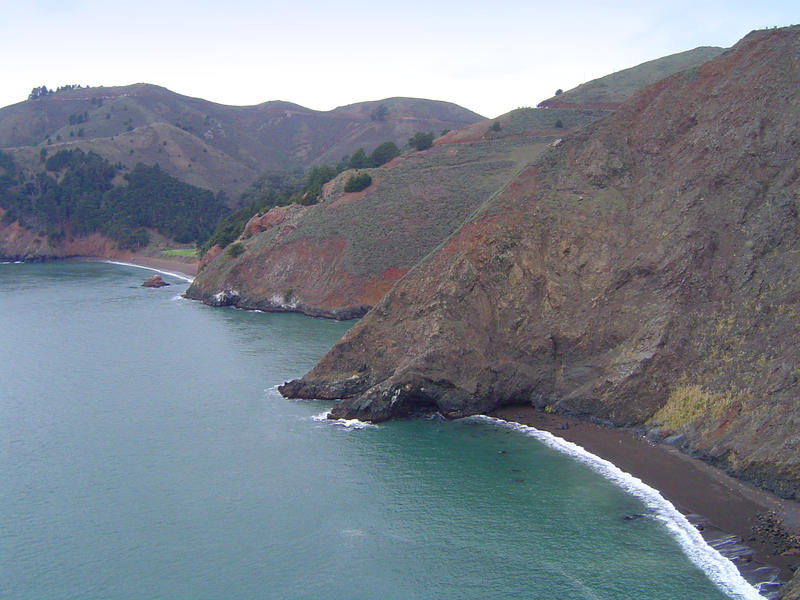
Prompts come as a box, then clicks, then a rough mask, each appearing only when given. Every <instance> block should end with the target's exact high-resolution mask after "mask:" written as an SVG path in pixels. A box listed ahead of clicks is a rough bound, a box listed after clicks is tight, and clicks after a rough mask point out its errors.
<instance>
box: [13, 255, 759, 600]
mask: <svg viewBox="0 0 800 600" xmlns="http://www.w3.org/2000/svg"><path fill="white" fill-rule="evenodd" d="M148 275H149V273H148V272H147V271H144V270H142V269H138V268H134V267H127V266H119V265H109V264H100V263H52V264H38V265H22V264H2V265H0V597H2V598H7V599H48V598H53V599H55V598H58V599H71V598H74V599H89V598H114V599H134V598H135V599H142V598H147V599H162V598H163V599H176V598H191V599H197V600H199V599H258V598H265V599H266V598H270V599H271V598H276V599H278V598H281V599H282V598H286V599H300V598H309V599H350V598H353V599H362V598H363V599H382V600H385V599H390V598H403V599H405V598H426V599H427V598H431V599H449V598H480V599H495V598H496V599H501V598H502V599H509V598H540V599H556V598H557V599H564V598H569V599H584V598H585V599H588V600H597V599H602V600H611V599H649V600H655V599H664V600H680V599H684V598H685V599H691V600H703V599H720V598H748V597H754V595H755V594H754V591H753V588H750V587H749V586H747V584H745V583H743V581H742V580H740V579H737V575H736V574H735V570H734V571H733V573H731V572H730V571H728V570H726V567H725V566H724V565H723V566H720V564H718V563H717V562H715V557H714V555H713V553H711V554H709V552H708V550H707V547H705V546H703V544H702V542H698V540H697V539H695V538H693V537H692V531H687V530H686V529H685V528H682V525H681V524H680V523H679V522H678V521H676V520H675V518H674V515H672V514H671V513H670V512H669V506H668V505H667V506H666V507H665V503H663V501H661V500H660V499H659V498H658V497H657V496H648V492H647V491H646V490H644V491H643V489H642V488H641V486H639V485H638V484H637V483H636V482H635V481H633V480H631V479H630V478H627V477H626V476H625V475H624V474H620V473H616V472H614V470H613V467H612V466H610V465H603V464H601V463H597V462H593V460H592V458H591V457H587V456H586V455H585V453H581V451H580V449H576V448H568V447H559V446H558V441H554V440H549V439H547V438H546V437H542V436H541V435H540V434H537V433H536V432H532V431H530V430H526V429H525V428H520V427H514V426H512V425H507V424H503V423H497V422H493V421H490V420H486V419H467V420H463V421H458V422H449V423H448V422H442V421H440V420H436V419H430V420H417V421H401V422H392V423H385V424H381V425H379V426H377V427H376V426H365V425H364V424H360V423H331V422H328V421H326V420H324V419H323V418H321V417H322V415H324V413H325V411H326V410H327V409H328V408H329V407H330V404H326V403H320V402H294V401H287V400H284V399H282V398H281V397H280V396H279V395H278V394H277V392H276V391H275V387H276V386H277V385H278V384H280V383H281V382H283V381H284V380H287V379H290V378H293V377H297V376H299V375H301V374H303V373H304V372H305V371H306V370H307V369H308V368H310V367H311V366H312V365H313V364H314V362H315V361H316V360H317V359H318V358H319V357H321V356H322V355H323V354H324V353H325V352H326V351H327V349H328V348H330V346H332V345H333V343H334V342H335V341H336V340H337V339H338V338H339V337H340V336H341V335H342V334H343V333H344V332H345V331H346V330H347V328H348V327H349V324H347V323H336V322H331V321H325V320H319V319H310V318H306V317H302V316H299V315H288V314H262V313H254V312H245V311H238V310H233V309H213V308H209V307H206V306H203V305H201V304H199V303H196V302H191V301H188V300H184V299H182V298H181V297H180V294H181V293H182V292H183V291H184V289H185V287H186V283H185V282H183V281H181V280H180V279H179V278H176V277H172V276H165V279H166V280H167V281H169V282H170V283H172V284H173V285H172V286H170V287H166V288H162V289H146V288H142V287H140V283H141V282H142V281H143V280H144V279H145V278H146V277H147V276H148ZM604 469H605V470H604ZM632 513H633V514H641V515H644V518H638V519H634V520H625V519H624V518H623V516H624V515H628V514H632ZM697 537H698V538H699V536H697Z"/></svg>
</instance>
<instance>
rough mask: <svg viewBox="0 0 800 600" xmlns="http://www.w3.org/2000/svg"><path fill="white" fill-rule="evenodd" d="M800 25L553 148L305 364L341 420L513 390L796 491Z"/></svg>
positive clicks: (447, 408)
mask: <svg viewBox="0 0 800 600" xmlns="http://www.w3.org/2000/svg"><path fill="white" fill-rule="evenodd" d="M798 111H800V27H790V28H784V29H777V30H767V31H758V32H753V33H751V34H750V35H748V36H747V37H746V38H744V39H743V40H742V41H741V42H739V43H738V44H737V45H736V46H735V47H734V48H733V49H732V50H730V51H728V52H726V53H725V54H723V55H721V56H720V57H718V58H717V59H715V60H712V61H711V62H709V63H706V64H704V65H703V66H701V67H698V68H696V69H693V70H691V71H688V72H685V73H681V74H677V75H674V76H671V77H669V78H667V79H665V80H662V81H660V82H659V83H656V84H655V85H653V86H651V87H649V88H647V89H645V90H643V91H641V92H639V93H638V94H636V95H634V96H633V97H632V98H631V99H630V100H628V101H627V102H625V103H624V104H623V105H622V106H621V107H620V109H619V110H618V111H617V112H616V113H614V115H613V116H612V117H611V118H609V119H607V120H605V121H603V122H600V123H597V124H594V125H591V126H589V128H587V129H586V130H584V131H583V132H581V133H579V134H577V135H575V136H573V137H571V138H567V139H565V140H564V141H563V142H562V143H561V144H559V145H558V146H557V147H554V148H552V149H550V150H549V151H548V152H547V153H546V154H545V155H544V156H543V158H542V159H540V160H539V161H538V162H537V164H535V165H534V166H531V167H529V168H527V169H526V170H524V171H523V172H522V173H521V174H520V175H519V176H518V177H517V178H516V179H515V180H513V181H512V182H511V183H510V184H509V185H507V186H506V187H505V188H504V190H503V191H502V192H501V193H499V194H498V195H497V196H495V197H494V198H493V200H492V201H491V202H489V203H487V204H486V205H484V207H483V208H482V209H481V210H480V211H478V212H477V213H476V214H475V215H474V216H473V217H472V218H471V219H470V220H469V221H468V222H467V223H466V224H465V225H463V226H462V227H461V228H460V229H459V230H458V231H457V232H456V233H455V234H454V235H452V236H451V237H450V238H449V239H448V240H447V242H446V243H445V244H444V245H443V246H442V247H441V248H440V249H439V250H438V251H437V252H435V253H434V254H432V255H429V256H428V257H427V258H426V259H425V260H423V261H422V263H420V264H418V265H417V266H416V267H415V268H414V269H412V270H411V271H410V272H409V273H408V274H407V275H406V276H405V277H404V278H403V279H402V280H401V281H399V282H398V283H397V284H396V285H395V286H394V288H393V289H392V290H391V291H390V292H389V293H388V294H387V295H386V296H385V297H384V298H383V299H382V300H381V301H380V302H379V303H378V304H377V305H376V306H375V307H374V308H373V310H371V311H370V312H369V314H368V315H367V316H366V317H364V318H363V319H362V320H361V322H360V323H358V324H357V325H356V326H355V327H353V328H352V329H351V330H350V331H349V332H348V334H347V335H346V336H345V337H344V338H343V339H342V340H341V341H340V342H339V343H338V344H337V345H336V346H335V347H334V348H333V349H332V350H331V351H330V352H329V353H328V354H327V355H326V356H325V357H324V358H323V359H322V360H321V361H320V362H319V364H317V366H316V367H314V369H313V370H312V371H311V372H310V373H308V374H307V375H306V376H305V377H303V378H302V379H301V380H297V381H294V382H290V383H288V384H286V385H285V386H283V388H281V392H282V393H284V394H285V395H287V396H290V397H298V398H329V399H341V400H340V402H339V403H338V404H337V405H336V407H335V408H334V411H333V413H334V416H337V417H358V418H361V419H368V420H374V421H378V420H383V419H388V418H391V417H396V416H404V415H408V414H412V413H414V412H415V411H417V410H420V409H429V410H437V411H439V412H441V413H442V414H444V415H445V416H448V417H460V416H465V415H470V414H475V413H480V412H487V411H491V410H493V409H495V408H497V407H499V406H501V405H507V404H533V405H535V406H537V407H540V408H545V407H548V408H549V409H552V410H556V411H560V412H563V413H569V414H573V415H576V416H583V417H586V418H595V419H603V420H607V421H610V422H612V423H614V424H617V425H634V424H643V423H648V424H649V425H651V426H654V427H655V426H660V427H661V428H662V430H663V431H664V432H665V434H669V435H678V436H680V435H683V436H685V437H684V438H680V437H678V438H676V439H682V440H683V441H682V447H683V449H684V450H686V451H689V452H692V453H694V454H696V455H698V456H701V457H703V458H705V459H707V460H709V461H710V462H712V463H713V464H716V465H718V466H720V467H722V468H724V469H726V470H728V471H729V472H731V473H733V474H735V475H738V476H740V477H743V478H746V479H749V480H752V481H754V482H756V483H758V484H759V485H761V486H763V487H764V488H766V489H769V490H772V491H775V492H777V493H779V494H781V495H783V496H785V497H795V498H800V400H799V398H800V346H798V344H797V340H800V219H798V212H799V211H800V163H799V162H798V157H800V120H799V119H798V118H797V115H798Z"/></svg>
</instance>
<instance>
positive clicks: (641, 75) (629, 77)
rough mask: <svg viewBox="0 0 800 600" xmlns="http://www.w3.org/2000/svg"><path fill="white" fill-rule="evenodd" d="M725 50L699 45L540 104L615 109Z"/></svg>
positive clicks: (623, 71)
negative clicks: (666, 78)
mask: <svg viewBox="0 0 800 600" xmlns="http://www.w3.org/2000/svg"><path fill="white" fill-rule="evenodd" d="M724 51H725V49H724V48H718V47H716V46H701V47H699V48H695V49H694V50H687V51H686V52H678V53H677V54H671V55H669V56H664V57H662V58H657V59H656V60H650V61H647V62H645V63H642V64H640V65H637V66H635V67H631V68H630V69H623V70H622V71H617V72H616V73H612V74H611V75H606V76H604V77H600V78H598V79H593V80H592V81H588V82H586V83H582V84H581V85H579V86H578V87H576V88H573V89H571V90H568V91H566V92H564V93H563V94H559V95H557V96H553V97H552V98H549V99H548V100H545V101H544V102H540V103H539V106H540V107H542V108H572V107H574V108H578V107H586V108H605V109H613V108H616V106H618V105H619V104H620V103H622V102H624V101H625V100H626V99H627V98H628V97H629V96H631V95H632V94H633V93H634V92H636V91H637V90H640V89H642V88H643V87H647V86H648V85H651V84H653V83H655V82H656V81H658V80H659V79H663V78H664V77H667V76H668V75H672V74H673V73H678V72H679V71H685V70H687V69H692V68H694V67H697V66H699V65H702V64H703V63H704V62H708V61H709V60H711V59H712V58H716V57H717V56H719V55H720V54H722V53H723V52H724Z"/></svg>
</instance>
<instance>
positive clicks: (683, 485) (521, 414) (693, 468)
mask: <svg viewBox="0 0 800 600" xmlns="http://www.w3.org/2000/svg"><path fill="white" fill-rule="evenodd" d="M492 416H495V417H498V418H500V419H504V420H506V421H514V422H517V423H522V424H523V425H528V426H530V427H535V428H536V429H541V430H544V431H549V432H550V433H552V434H554V435H557V436H559V437H561V438H563V439H565V440H568V441H570V442H574V443H575V444H578V445H580V446H582V447H583V448H585V449H586V450H588V451H589V452H591V453H592V454H595V455H597V456H600V457H601V458H604V459H606V460H608V461H610V462H612V463H614V464H615V465H616V466H618V467H619V468H620V469H622V470H623V471H626V472H628V473H630V474H631V475H633V476H635V477H638V478H639V479H641V480H642V481H643V482H644V483H646V484H648V485H649V486H651V487H653V488H655V489H657V490H659V492H660V493H661V495H662V496H664V497H665V498H666V499H667V500H669V501H670V502H671V503H672V504H673V505H675V507H676V508H678V509H679V510H680V511H681V512H683V513H684V514H687V515H688V514H697V515H701V516H702V517H704V519H705V521H706V522H707V526H706V529H708V530H709V532H711V531H714V530H719V531H721V532H725V533H728V534H732V535H736V536H738V537H740V538H741V539H742V540H743V543H744V544H746V545H747V546H749V547H750V548H751V549H752V550H753V555H752V562H753V563H762V564H767V565H773V566H775V567H778V568H779V569H780V571H781V575H780V578H781V580H782V581H788V580H789V579H790V578H791V575H792V572H791V567H792V566H793V565H796V564H797V563H798V562H800V556H793V555H790V556H782V555H780V554H777V553H776V552H775V548H774V546H773V545H772V544H771V543H770V542H769V540H765V539H759V536H756V535H755V534H754V531H753V527H754V526H755V525H756V524H757V523H758V515H760V514H764V513H769V512H775V513H776V514H777V515H779V517H780V518H781V519H782V521H783V523H784V525H785V527H786V528H787V530H789V531H790V532H792V533H795V534H796V533H798V532H799V531H800V504H798V503H797V502H794V501H791V500H784V499H782V498H779V497H777V496H775V495H773V494H770V493H768V492H765V491H764V490H761V489H759V488H756V487H755V486H753V485H751V484H748V483H746V482H743V481H740V480H738V479H734V478H732V477H730V476H728V475H726V474H725V473H723V472H722V471H720V470H718V469H716V468H714V467H712V466H710V465H708V464H706V463H704V462H703V461H701V460H698V459H695V458H692V457H690V456H687V455H685V454H682V453H681V452H680V451H678V450H677V449H675V448H673V447H670V446H667V445H664V444H653V443H652V442H650V441H649V440H647V439H646V438H644V437H642V436H641V435H637V434H636V433H635V432H633V431H631V430H627V429H617V428H609V427H603V426H600V425H596V424H593V423H587V422H583V421H577V420H574V419H570V418H568V417H563V416H560V415H554V414H548V413H543V412H539V411H537V410H536V409H534V408H532V407H525V406H518V407H504V408H502V409H499V410H497V411H496V412H495V413H493V415H492ZM565 425H566V427H567V428H566V429H563V427H564V426H565ZM704 534H705V532H704ZM711 535H714V534H711ZM707 539H708V537H707ZM739 566H740V568H742V567H744V568H746V567H747V565H744V564H740V565H739Z"/></svg>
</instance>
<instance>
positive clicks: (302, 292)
mask: <svg viewBox="0 0 800 600" xmlns="http://www.w3.org/2000/svg"><path fill="white" fill-rule="evenodd" d="M709 54H714V53H713V52H710V51H709V52H707V51H705V49H698V50H693V51H690V52H686V53H682V54H680V55H677V58H676V57H675V56H670V57H666V58H665V59H662V60H660V61H651V63H648V65H647V66H646V68H645V67H642V68H638V67H637V68H634V69H632V71H634V72H635V73H646V74H647V76H650V75H652V74H653V73H663V72H667V73H673V72H675V71H676V70H680V69H681V68H682V67H684V66H685V65H690V66H694V65H696V64H697V62H698V61H701V60H702V58H703V57H705V56H707V55H709ZM646 78H647V77H646V76H645V75H642V74H640V75H639V76H638V78H637V77H633V76H631V77H625V78H622V79H621V78H620V77H619V76H618V74H614V75H609V76H608V78H602V79H600V80H597V85H599V86H601V87H603V88H604V89H605V90H607V93H608V94H610V95H611V96H612V97H613V98H615V99H619V100H622V99H624V98H626V97H627V96H628V95H630V93H632V92H633V91H634V90H633V89H632V85H633V84H634V83H635V82H638V81H644V80H645V79H646ZM617 86H620V87H619V88H617ZM572 93H573V92H572V91H570V92H567V93H566V94H564V96H568V97H569V96H570V95H571V94H572ZM609 113H610V111H609V109H608V108H604V107H600V108H578V107H576V106H571V107H569V108H561V109H559V108H549V109H541V108H538V109H534V108H520V109H517V110H514V111H512V112H510V113H508V114H506V115H502V116H500V117H498V118H496V119H493V120H489V121H479V122H477V123H474V124H471V125H468V126H466V127H462V128H460V129H456V130H453V131H450V132H448V133H446V134H445V135H443V136H441V137H439V138H438V139H436V140H435V141H433V144H432V147H430V148H428V149H425V150H424V151H411V152H407V153H405V154H404V155H402V156H400V157H399V158H397V159H395V160H393V161H392V162H390V163H389V164H387V165H385V166H384V167H381V168H377V169H366V170H365V169H361V170H359V173H360V174H361V175H362V176H365V175H368V176H369V177H370V178H371V185H369V186H368V187H367V188H366V189H365V190H363V191H359V192H355V193H348V192H346V191H345V185H346V183H347V181H348V180H349V179H350V177H352V176H354V175H355V172H354V171H347V172H345V173H343V174H341V175H340V176H339V177H338V178H337V179H336V180H334V181H332V182H331V183H329V184H328V185H327V186H326V189H325V192H324V194H323V198H322V199H323V201H322V202H321V203H320V204H318V205H316V206H311V207H307V208H300V207H292V208H288V209H287V208H274V209H272V211H270V212H268V213H266V214H263V215H258V216H256V217H254V219H253V220H252V221H251V222H250V223H249V224H248V226H247V227H246V228H245V232H244V236H243V238H242V239H241V240H240V241H239V242H238V243H237V245H236V246H235V250H236V251H235V252H219V249H215V250H214V251H213V252H211V253H210V255H209V259H210V258H212V257H215V258H213V260H211V261H210V263H209V264H208V266H206V267H205V269H204V270H203V271H201V273H200V274H199V276H198V277H197V278H196V279H195V281H194V283H193V284H192V286H191V287H190V288H189V290H188V292H187V295H188V296H189V297H190V298H194V299H198V300H202V301H203V302H206V303H208V304H212V305H234V306H240V307H246V308H257V309H260V310H279V311H282V310H287V311H298V312H302V313H305V314H309V315H314V316H326V317H334V318H339V319H343V318H352V317H358V316H361V315H363V314H364V313H365V312H366V311H367V310H368V309H369V308H370V307H371V306H373V305H374V304H375V303H376V302H377V301H378V300H379V299H380V298H381V297H382V296H383V294H385V293H386V291H388V290H389V288H390V287H391V286H392V285H393V284H394V283H395V282H396V281H397V280H399V279H400V278H401V277H402V276H403V275H404V274H405V273H406V272H407V271H408V270H409V269H410V268H411V267H412V266H413V265H414V264H416V263H417V261H419V260H420V259H422V258H423V257H424V256H425V255H426V254H427V253H429V252H430V251H431V250H433V249H434V248H435V247H436V246H437V245H439V244H440V243H441V242H442V241H443V240H445V239H446V238H447V237H448V236H449V235H450V234H451V233H452V232H453V231H455V229H456V228H457V227H458V226H460V225H461V224H462V223H463V222H464V220H465V219H466V218H467V217H468V216H469V215H470V214H471V213H472V212H473V211H475V210H476V209H477V208H478V207H479V206H480V205H482V204H483V203H484V202H486V201H487V200H488V199H489V198H490V197H491V196H492V195H493V194H494V193H495V192H497V191H498V190H500V189H501V188H502V187H503V186H504V185H505V184H507V183H508V182H509V181H511V180H512V179H513V178H514V177H515V176H516V175H517V174H518V173H519V172H520V171H521V170H522V169H524V168H525V167H526V166H528V165H529V164H530V163H531V162H533V161H534V160H535V159H536V158H537V157H538V156H539V155H540V154H541V153H542V152H543V151H544V150H545V149H547V148H548V147H549V146H550V145H553V144H558V143H560V140H561V139H562V138H565V137H566V136H568V135H570V134H571V133H572V132H575V131H577V130H579V129H580V128H582V127H584V126H585V125H586V124H588V123H590V122H592V121H594V120H597V119H599V118H601V117H603V116H605V115H608V114H609ZM209 259H207V260H209Z"/></svg>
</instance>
